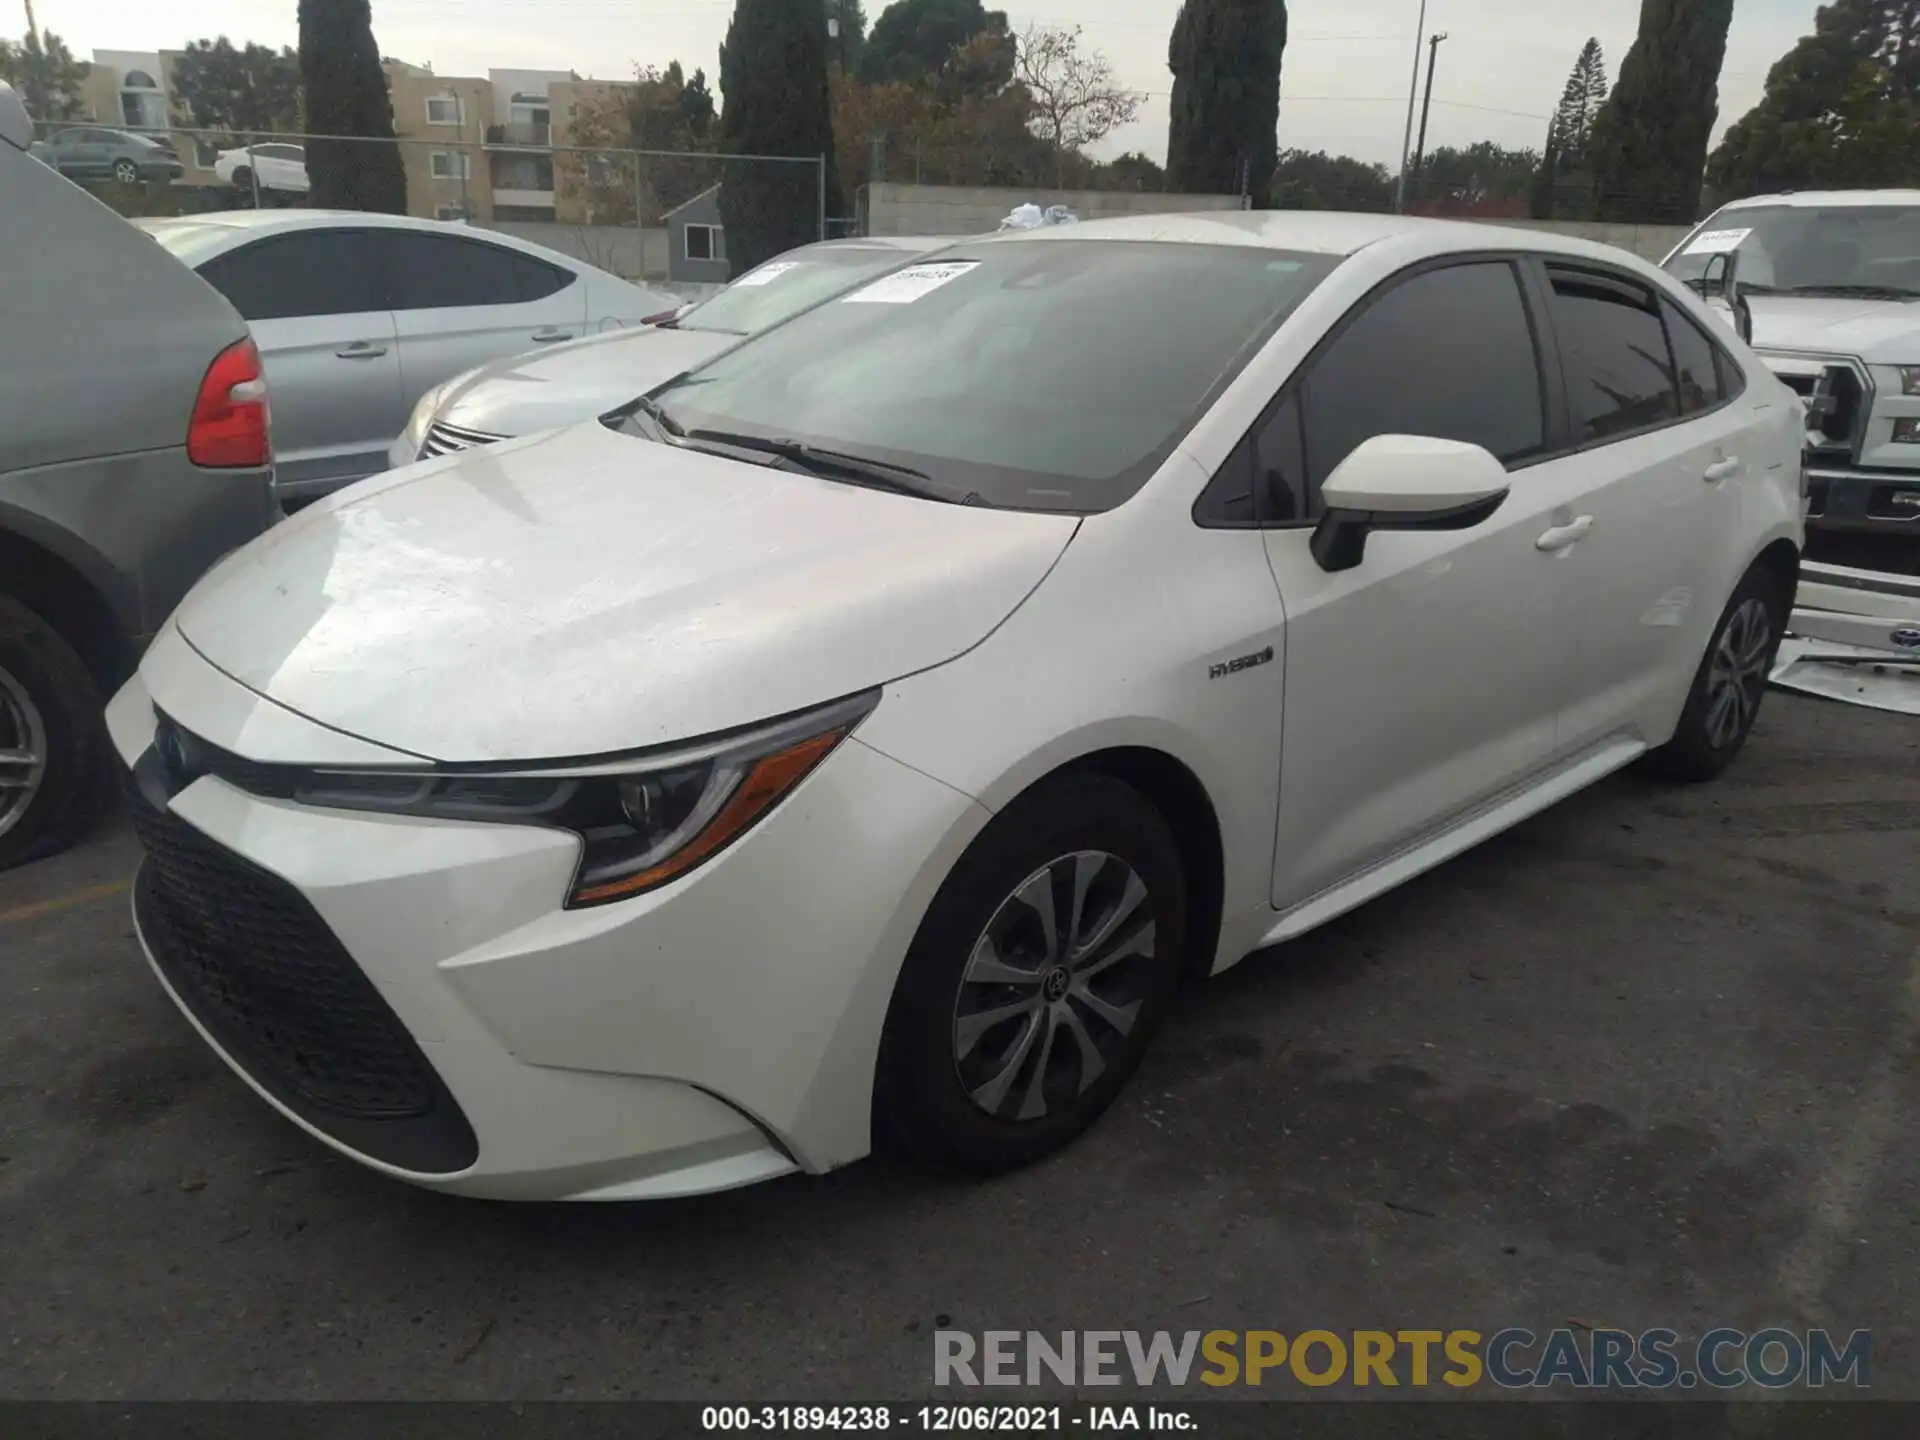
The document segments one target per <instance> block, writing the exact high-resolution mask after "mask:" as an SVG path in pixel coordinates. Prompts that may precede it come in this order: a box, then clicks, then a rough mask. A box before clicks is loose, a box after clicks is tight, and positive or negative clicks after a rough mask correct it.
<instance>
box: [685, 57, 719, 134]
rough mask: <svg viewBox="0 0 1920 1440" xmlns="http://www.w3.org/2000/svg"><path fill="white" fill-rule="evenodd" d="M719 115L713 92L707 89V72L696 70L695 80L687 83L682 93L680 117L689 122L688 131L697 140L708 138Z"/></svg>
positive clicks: (694, 73)
mask: <svg viewBox="0 0 1920 1440" xmlns="http://www.w3.org/2000/svg"><path fill="white" fill-rule="evenodd" d="M717 113H718V111H717V109H716V107H715V106H714V103H713V91H711V90H709V89H708V88H707V72H706V71H704V70H695V71H694V72H693V79H691V80H689V81H688V82H687V88H686V89H684V90H682V91H681V92H680V117H681V118H682V119H683V120H685V121H686V122H687V129H688V130H689V131H690V132H691V133H692V135H693V138H694V139H695V140H702V141H703V140H705V139H706V138H707V131H708V130H710V129H712V128H713V120H714V116H715V115H716V114H717Z"/></svg>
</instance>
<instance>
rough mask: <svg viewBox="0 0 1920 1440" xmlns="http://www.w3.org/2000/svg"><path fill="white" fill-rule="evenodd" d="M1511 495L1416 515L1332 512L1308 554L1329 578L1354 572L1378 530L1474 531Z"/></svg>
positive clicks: (1323, 518) (1316, 531) (1315, 534)
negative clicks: (1344, 572) (1342, 573)
mask: <svg viewBox="0 0 1920 1440" xmlns="http://www.w3.org/2000/svg"><path fill="white" fill-rule="evenodd" d="M1506 500H1507V492H1506V491H1504V490H1503V491H1501V492H1500V493H1499V494H1498V495H1489V496H1488V497H1487V498H1486V499H1484V500H1475V501H1473V502H1472V503H1470V504H1467V505H1456V506H1454V507H1452V508H1451V509H1447V510H1427V511H1421V512H1419V513H1416V514H1393V513H1390V512H1385V511H1365V510H1329V511H1327V513H1326V514H1324V515H1322V516H1321V517H1320V523H1319V524H1318V525H1316V526H1314V527H1313V538H1312V540H1311V541H1309V542H1308V547H1307V548H1308V551H1309V553H1311V554H1312V556H1313V559H1314V563H1315V564H1317V565H1318V566H1319V567H1320V568H1321V569H1322V570H1324V571H1326V572H1327V573H1328V574H1329V575H1337V574H1339V573H1340V572H1341V571H1342V570H1352V569H1354V568H1355V567H1357V566H1358V565H1359V564H1360V562H1361V561H1362V560H1364V559H1366V556H1367V536H1368V535H1370V534H1372V533H1373V532H1374V531H1375V530H1471V529H1473V528H1474V527H1475V526H1476V525H1479V524H1482V523H1483V522H1485V521H1487V520H1490V519H1492V518H1493V515H1494V512H1495V511H1497V510H1498V509H1499V508H1500V507H1501V506H1502V505H1504V504H1505V503H1506Z"/></svg>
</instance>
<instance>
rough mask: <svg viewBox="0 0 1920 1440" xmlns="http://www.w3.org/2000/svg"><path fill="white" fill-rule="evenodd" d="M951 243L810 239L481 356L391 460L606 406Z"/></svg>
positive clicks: (488, 439)
mask: <svg viewBox="0 0 1920 1440" xmlns="http://www.w3.org/2000/svg"><path fill="white" fill-rule="evenodd" d="M954 243H955V237H952V236H932V235H902V236H885V237H883V236H871V237H867V238H863V239H858V240H823V241H821V242H820V243H819V244H817V245H803V246H801V247H800V248H799V249H797V250H789V251H788V252H787V253H786V254H784V255H782V256H780V257H779V258H778V259H775V260H769V261H767V262H766V263H765V264H764V265H761V266H758V267H757V268H755V269H753V270H749V271H748V272H747V273H746V274H745V275H742V276H741V277H740V278H739V279H738V280H735V281H734V282H733V283H732V284H731V285H729V286H727V288H726V289H724V290H722V291H720V292H719V293H718V294H717V295H714V296H713V297H712V298H711V299H708V300H704V301H701V302H700V303H699V304H697V305H692V306H688V307H686V308H684V309H682V310H679V311H676V312H673V313H672V314H671V316H670V317H669V318H666V319H661V320H656V322H655V323H654V324H652V325H649V326H646V327H644V328H642V329H639V330H623V331H619V332H617V333H615V334H611V335H596V336H593V337H591V338H590V339H586V340H578V341H575V342H574V343H573V344H571V345H556V346H555V347H554V348H553V349H551V350H547V351H543V352H541V353H539V354H534V355H520V356H516V357H513V358H511V359H506V360H496V361H494V362H493V363H492V364H490V365H483V366H480V367H479V368H477V369H474V370H470V371H468V372H467V373H466V374H464V375H459V376H456V377H455V378H454V379H452V380H449V381H447V382H446V384H444V385H442V386H440V387H439V388H437V389H434V390H430V391H428V392H427V393H426V394H425V395H423V396H421V397H420V402H419V404H417V405H416V406H415V407H414V411H413V418H412V419H411V420H409V421H408V422H407V428H406V430H405V432H404V433H403V434H402V435H401V436H400V438H399V439H398V440H396V441H394V443H393V449H392V451H391V452H390V453H389V455H388V460H389V463H391V464H393V465H406V464H410V463H411V462H413V461H415V460H425V459H429V458H431V457H432V456H435V455H445V454H447V453H449V452H451V451H455V450H466V449H469V448H471V447H473V446H475V445H487V444H491V443H492V442H494V441H496V440H505V439H509V438H511V437H513V436H516V435H531V434H533V433H534V432H535V431H538V430H551V429H553V428H555V427H557V426H561V425H572V424H575V423H577V422H578V421H581V420H590V419H592V418H593V417H594V416H596V415H603V414H605V413H606V412H607V411H609V410H612V409H615V408H617V407H618V406H621V405H624V404H626V403H627V402H628V401H629V400H632V399H634V398H635V397H636V396H640V395H644V394H645V393H646V392H647V391H649V390H651V389H653V387H654V386H656V385H658V384H660V383H661V382H662V381H665V380H671V379H672V378H673V377H674V376H675V375H678V374H679V373H680V372H681V371H683V370H690V369H692V368H693V367H694V366H695V365H699V364H701V363H703V362H704V361H706V360H708V359H711V358H712V357H713V356H715V355H717V354H719V353H720V352H721V351H722V350H725V349H727V348H728V347H730V346H732V345H735V344H738V343H739V342H740V340H741V339H743V338H744V337H746V336H748V335H755V334H758V333H759V332H760V331H762V330H766V329H769V328H771V327H772V326H774V325H777V324H779V323H780V322H781V321H782V320H785V319H787V318H788V317H789V316H792V315H797V314H799V313H800V311H802V310H805V309H807V308H809V307H810V306H813V305H817V304H819V303H820V302H821V301H823V300H830V299H832V298H833V297H834V296H836V295H842V294H845V293H846V292H847V291H849V290H852V289H853V288H854V287H855V286H857V285H860V284H862V283H863V282H865V281H866V280H868V279H870V278H872V277H873V276H875V275H878V274H880V273H881V272H882V271H885V270H890V269H892V268H894V267H895V266H897V265H903V264H905V263H907V262H908V261H909V260H911V259H913V258H914V257H916V256H919V255H924V254H926V253H927V252H928V251H930V250H936V249H940V248H942V247H944V246H947V245H951V244H954Z"/></svg>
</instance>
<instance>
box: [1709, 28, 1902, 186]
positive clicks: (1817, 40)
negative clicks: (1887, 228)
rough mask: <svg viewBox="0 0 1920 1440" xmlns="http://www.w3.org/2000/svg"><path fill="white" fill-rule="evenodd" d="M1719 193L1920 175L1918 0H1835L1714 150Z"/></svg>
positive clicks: (1712, 179)
mask: <svg viewBox="0 0 1920 1440" xmlns="http://www.w3.org/2000/svg"><path fill="white" fill-rule="evenodd" d="M1707 180H1708V183H1709V184H1710V185H1711V186H1712V187H1713V190H1714V196H1715V199H1717V200H1722V201H1725V200H1737V199H1740V198H1742V197H1744V196H1747V195H1757V194H1766V193H1770V192H1773V191H1779V190H1810V189H1832V188H1851V187H1861V188H1868V189H1878V188H1881V187H1885V186H1904V185H1920V0H1836V3H1833V4H1828V5H1823V6H1821V7H1820V11H1819V14H1818V15H1817V16H1816V17H1815V18H1814V33H1813V34H1811V35H1809V36H1807V37H1806V38H1805V39H1803V40H1801V41H1800V42H1799V43H1798V44H1797V45H1795V46H1794V47H1793V49H1791V50H1789V51H1788V52H1787V53H1786V55H1784V56H1783V57H1781V59H1780V60H1779V62H1778V63H1776V64H1775V65H1774V67H1773V69H1772V71H1771V72H1769V74H1768V76H1767V89H1766V94H1765V96H1764V97H1763V98H1762V99H1761V101H1760V104H1759V105H1758V106H1756V107H1755V108H1754V109H1753V110H1752V111H1751V112H1750V113H1748V114H1747V115H1746V116H1744V117H1743V118H1742V119H1741V120H1740V121H1739V122H1738V123H1737V124H1735V125H1734V126H1733V128H1732V129H1730V130H1729V131H1727V135H1726V138H1725V139H1724V140H1723V141H1721V142H1720V148H1719V149H1718V150H1716V151H1714V153H1713V158H1712V159H1711V160H1710V161H1709V162H1708V164H1707Z"/></svg>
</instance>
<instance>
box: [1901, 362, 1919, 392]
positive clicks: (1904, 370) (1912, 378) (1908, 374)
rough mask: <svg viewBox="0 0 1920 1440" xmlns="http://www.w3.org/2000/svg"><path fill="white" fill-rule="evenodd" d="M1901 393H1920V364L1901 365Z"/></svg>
mask: <svg viewBox="0 0 1920 1440" xmlns="http://www.w3.org/2000/svg"><path fill="white" fill-rule="evenodd" d="M1896 368H1897V369H1898V370H1899V371H1900V393H1901V394H1902V395H1920V365H1901V366H1897V367H1896Z"/></svg>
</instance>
